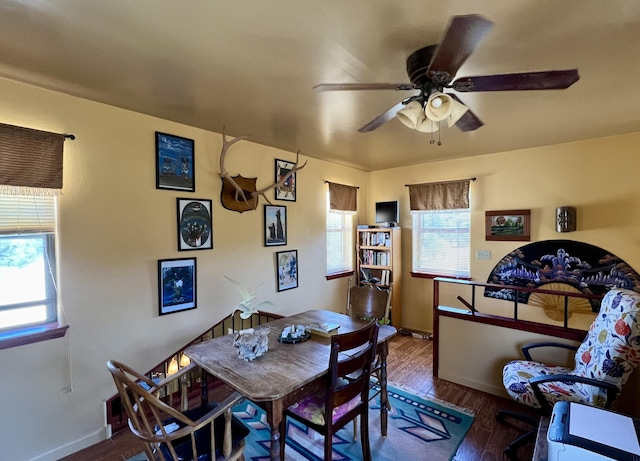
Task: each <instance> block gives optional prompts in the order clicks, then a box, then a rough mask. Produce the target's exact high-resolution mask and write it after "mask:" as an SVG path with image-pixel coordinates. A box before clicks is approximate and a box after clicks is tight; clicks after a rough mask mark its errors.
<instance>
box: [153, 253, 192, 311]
mask: <svg viewBox="0 0 640 461" xmlns="http://www.w3.org/2000/svg"><path fill="white" fill-rule="evenodd" d="M196 294H197V293H196V258H186V259H160V260H158V302H159V307H160V309H159V310H160V312H159V313H160V315H165V314H172V313H174V312H180V311H186V310H189V309H195V308H196Z"/></svg>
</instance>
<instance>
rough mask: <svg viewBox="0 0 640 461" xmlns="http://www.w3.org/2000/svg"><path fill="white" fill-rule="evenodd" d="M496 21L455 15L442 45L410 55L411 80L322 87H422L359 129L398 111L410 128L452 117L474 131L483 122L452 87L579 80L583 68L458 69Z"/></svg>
mask: <svg viewBox="0 0 640 461" xmlns="http://www.w3.org/2000/svg"><path fill="white" fill-rule="evenodd" d="M492 27H493V22H491V21H489V20H487V19H485V18H483V17H482V16H480V15H477V14H471V15H464V16H454V17H453V18H452V19H451V21H450V23H449V26H448V28H447V31H446V32H445V34H444V38H443V39H442V41H441V43H440V44H439V45H430V46H426V47H424V48H421V49H419V50H417V51H415V52H414V53H412V54H411V55H410V56H409V57H408V58H407V74H408V76H409V81H410V82H411V83H321V84H319V85H316V86H315V87H314V90H317V91H344V90H397V91H407V90H419V91H420V92H419V93H418V94H416V95H414V96H410V97H408V98H406V99H404V100H402V101H400V102H399V103H398V104H396V105H395V106H393V107H392V108H390V109H389V110H387V111H386V112H384V113H382V114H381V115H379V116H377V117H376V118H374V119H373V120H372V121H370V122H369V123H367V124H366V125H364V126H363V127H362V128H360V129H359V130H358V131H360V132H361V133H366V132H369V131H373V130H375V129H376V128H379V127H380V126H381V125H383V124H384V123H386V122H388V121H389V120H391V119H393V118H394V117H396V116H397V117H398V119H399V120H400V121H401V122H402V123H403V124H405V125H406V126H408V127H410V128H414V129H417V130H418V131H422V132H427V133H433V132H434V131H437V130H438V129H439V124H440V122H441V121H444V120H446V121H447V123H448V125H449V127H451V126H453V125H456V126H457V127H458V128H459V129H460V130H462V131H473V130H477V129H478V128H480V127H481V126H482V125H483V123H482V121H481V120H480V119H479V118H478V117H477V116H476V115H475V114H474V113H473V112H471V110H469V108H468V107H467V106H466V105H464V103H463V102H462V101H461V100H460V98H458V96H456V95H455V94H452V93H444V90H445V89H446V90H454V91H456V92H461V93H465V92H472V91H513V90H553V89H565V88H568V87H570V86H571V85H573V84H574V83H575V82H577V81H578V79H579V78H580V76H579V75H578V70H577V69H568V70H549V71H541V72H523V73H514V74H500V75H484V76H478V77H463V78H459V79H457V80H453V79H454V77H455V76H456V73H457V72H458V70H459V69H460V67H461V66H462V64H463V63H464V62H465V61H466V60H467V58H468V57H469V56H470V55H471V53H473V51H474V50H475V48H476V47H477V46H478V44H479V43H480V42H481V41H482V39H483V38H484V37H485V35H487V33H489V31H490V30H491V28H492Z"/></svg>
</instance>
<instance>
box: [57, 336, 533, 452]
mask: <svg viewBox="0 0 640 461" xmlns="http://www.w3.org/2000/svg"><path fill="white" fill-rule="evenodd" d="M432 354H433V343H432V342H431V341H430V340H426V339H418V338H414V337H412V336H402V335H398V336H396V337H395V338H393V339H392V340H391V341H390V344H389V358H388V381H389V382H390V383H395V384H397V385H399V386H401V387H404V388H407V389H411V390H412V391H414V392H415V393H417V394H422V395H427V396H430V397H433V398H438V399H442V400H445V401H447V402H450V403H453V404H456V405H460V406H462V407H466V408H470V409H472V410H474V411H475V413H476V418H475V420H474V422H473V425H472V426H471V429H470V430H469V432H468V433H467V436H466V437H465V439H464V441H463V442H462V444H461V445H460V448H459V449H458V452H457V453H456V456H455V458H454V460H455V461H503V460H504V459H505V458H504V457H503V453H502V450H503V449H504V447H505V446H506V445H507V444H508V443H509V442H510V441H512V440H513V439H515V438H516V437H517V436H518V435H519V434H520V433H521V432H522V430H524V429H528V428H527V427H526V426H525V425H519V424H513V425H506V424H501V423H498V422H497V421H496V419H495V415H496V412H497V411H498V410H499V409H508V410H513V411H520V412H523V413H527V414H529V415H532V416H534V415H535V412H534V411H533V410H531V409H529V408H527V407H525V406H522V405H519V404H517V403H515V402H514V401H512V400H510V399H504V398H501V397H496V396H494V395H490V394H486V393H484V392H480V391H476V390H473V389H469V388H467V387H464V386H460V385H458V384H454V383H451V382H448V381H444V380H442V379H437V378H433V369H432V362H433V360H432V359H433V356H432ZM114 389H115V388H114ZM141 451H142V446H141V444H140V442H138V440H137V439H135V437H134V436H133V435H131V433H130V432H129V430H125V431H121V432H120V433H117V434H115V435H114V436H113V437H112V438H111V439H109V440H105V441H103V442H100V443H98V444H96V445H93V446H91V447H89V448H87V449H85V450H82V451H79V452H77V453H75V454H73V455H70V456H67V457H65V458H62V460H60V461H123V460H126V459H127V458H129V457H131V456H133V455H134V454H136V453H139V452H141ZM532 455H533V445H532V444H530V445H529V446H526V447H522V448H521V449H520V450H519V452H518V456H519V459H521V460H530V459H531V457H532ZM374 459H375V453H374Z"/></svg>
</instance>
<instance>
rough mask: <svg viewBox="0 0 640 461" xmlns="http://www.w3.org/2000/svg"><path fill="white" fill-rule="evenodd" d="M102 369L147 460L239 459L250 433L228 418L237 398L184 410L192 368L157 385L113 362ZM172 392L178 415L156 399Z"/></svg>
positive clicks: (179, 372) (128, 368)
mask: <svg viewBox="0 0 640 461" xmlns="http://www.w3.org/2000/svg"><path fill="white" fill-rule="evenodd" d="M107 368H108V369H109V371H110V372H111V376H112V377H113V380H114V382H115V384H116V388H117V389H118V394H119V395H120V398H121V401H122V405H123V406H124V408H125V410H126V412H127V415H128V417H129V429H130V430H131V432H132V433H133V434H134V435H135V436H136V437H138V438H139V439H140V440H141V441H142V442H143V443H144V446H145V454H146V455H147V458H148V459H149V460H153V461H155V460H163V461H166V460H169V461H183V460H184V461H186V460H201V459H224V460H236V459H241V457H242V455H243V452H244V446H245V441H244V437H246V435H247V434H248V432H249V431H248V430H247V429H246V428H244V427H243V426H242V425H241V424H239V423H238V422H236V421H234V422H233V424H232V413H231V407H232V405H233V404H235V403H236V402H237V401H238V400H240V399H241V396H240V395H232V396H230V397H229V398H227V399H226V400H225V401H224V402H222V403H220V404H217V403H211V404H205V405H201V406H197V407H194V408H189V395H188V392H187V377H188V374H189V373H191V372H192V371H194V370H193V369H194V368H196V365H195V364H191V365H189V366H187V367H184V368H182V369H180V370H179V371H178V372H177V373H175V374H173V375H170V376H169V377H167V378H165V379H164V380H161V381H159V382H158V383H156V382H154V381H153V380H151V379H149V378H148V377H146V376H144V375H142V374H140V373H139V372H137V371H136V370H134V369H132V368H131V367H129V366H127V365H125V364H123V363H121V362H118V361H116V360H109V361H108V362H107ZM174 392H176V393H177V394H178V395H179V402H178V403H179V405H177V406H178V408H179V409H178V408H175V407H174V406H172V405H169V404H168V403H166V402H164V401H162V399H161V398H160V394H162V393H164V394H167V395H169V394H171V395H173V393H174ZM219 417H220V419H219V421H216V418H219ZM216 442H217V444H216ZM211 453H215V456H213V457H211V456H210V454H211ZM204 456H208V458H204ZM216 456H219V457H216Z"/></svg>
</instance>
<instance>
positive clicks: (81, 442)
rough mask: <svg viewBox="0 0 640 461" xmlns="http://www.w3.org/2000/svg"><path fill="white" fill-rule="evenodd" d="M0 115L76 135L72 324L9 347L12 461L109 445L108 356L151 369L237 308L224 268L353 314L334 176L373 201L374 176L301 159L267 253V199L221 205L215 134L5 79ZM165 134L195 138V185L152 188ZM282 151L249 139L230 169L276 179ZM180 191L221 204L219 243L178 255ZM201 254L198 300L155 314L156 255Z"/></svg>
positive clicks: (70, 211)
mask: <svg viewBox="0 0 640 461" xmlns="http://www.w3.org/2000/svg"><path fill="white" fill-rule="evenodd" d="M0 121H2V122H3V123H9V124H15V125H20V126H27V127H32V128H38V129H43V130H48V131H53V132H57V133H73V134H74V135H75V136H76V140H75V141H66V143H65V151H64V168H65V170H64V189H63V195H62V197H61V198H60V200H59V204H60V209H59V217H60V219H59V253H58V254H59V265H60V272H59V274H60V293H61V301H62V307H63V309H64V317H63V318H65V319H66V320H67V321H68V322H69V324H70V328H69V332H68V334H67V336H66V337H65V338H61V339H56V340H52V341H46V342H42V343H37V344H31V345H27V346H23V347H16V348H12V349H6V350H0V364H2V373H1V375H0V388H2V392H1V393H0V395H1V396H0V402H1V404H0V428H1V430H0V447H2V448H1V450H0V451H1V452H2V454H0V458H1V459H10V460H12V461H22V460H30V459H33V458H36V459H41V460H54V459H58V458H59V457H61V456H63V455H66V454H68V453H70V452H73V451H77V450H78V449H80V448H84V447H85V446H87V445H89V444H92V443H95V442H97V441H99V440H101V439H103V438H104V435H105V428H104V416H103V411H104V404H103V401H104V400H105V399H108V398H109V397H111V396H112V395H114V394H115V392H116V390H115V386H114V384H113V381H112V380H111V376H110V375H109V373H108V371H107V369H106V366H105V363H106V361H107V360H108V359H111V358H113V359H118V360H121V361H123V362H125V363H128V364H130V365H132V366H134V367H136V368H138V369H140V370H143V371H144V370H148V369H150V368H151V367H153V366H155V365H156V364H157V363H159V362H160V361H161V360H163V359H164V358H165V357H167V356H168V355H170V354H171V353H172V352H174V351H175V350H177V349H178V348H180V347H182V346H183V345H184V344H186V343H188V342H189V341H190V340H192V339H193V338H195V337H196V336H197V335H198V334H200V333H202V332H203V331H204V330H206V329H207V328H208V327H210V326H211V325H213V324H215V323H216V322H217V321H219V320H220V319H222V318H223V317H224V316H226V315H227V314H230V313H231V310H232V308H233V307H234V306H235V305H236V304H237V303H238V302H239V301H240V300H241V298H240V295H239V294H238V293H237V292H236V291H235V289H234V288H233V287H232V286H231V285H230V283H229V282H227V281H226V280H224V278H223V275H228V276H230V277H232V278H234V279H236V280H239V281H241V282H243V283H244V284H245V285H246V286H247V287H249V288H255V287H256V286H258V285H259V284H262V285H261V286H260V287H259V288H258V289H257V293H258V295H259V300H268V301H272V302H274V303H275V304H276V305H277V306H278V307H277V312H279V313H282V314H291V313H295V312H298V311H303V310H307V309H333V310H343V309H344V303H345V295H346V283H347V281H346V279H337V280H332V281H327V280H326V278H325V275H326V264H325V261H326V257H325V253H326V250H325V206H326V204H325V194H324V190H325V184H324V180H325V179H327V180H332V181H336V182H340V183H344V184H354V185H358V186H360V194H359V195H360V201H361V204H360V206H361V208H363V209H364V208H365V207H364V203H365V202H364V201H365V200H366V195H367V194H366V193H367V187H366V186H367V184H366V180H367V175H366V174H365V173H363V172H361V171H358V170H354V169H351V168H345V167H341V166H337V165H334V164H330V163H327V162H323V161H321V160H316V159H309V158H307V157H304V156H303V157H302V160H309V163H308V165H307V167H306V168H305V169H304V170H302V171H301V172H299V173H298V191H297V194H298V195H297V201H296V202H274V203H277V204H281V205H286V206H287V217H288V245H287V246H286V247H268V248H266V247H264V246H263V235H262V229H263V210H262V205H263V203H264V202H262V201H261V203H260V205H259V209H258V210H257V211H252V212H245V213H243V214H240V213H236V212H232V211H229V210H226V209H223V208H222V206H221V205H220V200H219V194H220V179H219V178H218V177H217V173H218V171H219V168H218V159H219V153H220V148H221V144H222V142H221V135H220V134H218V133H211V132H207V131H203V130H200V129H196V128H192V127H188V126H184V125H179V124H176V123H172V122H169V121H166V120H160V119H157V118H153V117H148V116H145V115H141V114H137V113H133V112H128V111H125V110H121V109H117V108H114V107H110V106H105V105H101V104H97V103H93V102H89V101H86V100H82V99H78V98H72V97H69V96H65V95H62V94H58V93H53V92H49V91H45V90H42V89H36V88H33V87H29V86H24V85H20V84H16V83H13V82H9V81H6V80H0ZM155 131H162V132H166V133H171V134H175V135H179V136H184V137H188V138H192V139H194V140H195V159H196V192H195V193H185V192H179V191H170V190H157V189H156V188H155V161H154V155H155V135H154V132H155ZM238 134H247V133H238ZM300 148H301V150H302V153H304V144H303V143H302V144H301V145H300ZM275 158H280V159H286V160H295V154H294V153H290V152H284V151H280V150H277V149H273V148H269V147H265V146H261V145H258V144H255V143H251V142H248V141H241V142H239V143H237V144H235V145H234V146H233V147H232V148H231V150H230V153H229V155H228V162H227V169H228V171H229V172H230V173H231V174H236V173H238V172H241V173H242V174H243V175H245V176H257V177H258V185H259V186H260V185H263V184H264V185H266V184H268V183H271V182H273V180H274V159H275ZM270 194H271V195H269V196H270V197H272V196H273V195H272V194H273V193H272V192H271V193H270ZM176 197H190V198H207V199H212V201H213V231H214V249H213V250H201V251H193V252H178V251H177V249H176V248H177V236H176V226H177V224H176ZM283 249H296V250H298V257H299V261H300V278H299V288H297V289H293V290H288V291H285V292H281V293H277V291H276V286H275V252H276V251H280V250H283ZM192 256H195V257H197V269H198V272H197V280H198V308H197V309H195V310H191V311H187V312H180V313H176V314H172V315H165V316H158V307H157V306H158V301H157V261H158V259H168V258H180V257H192ZM69 386H71V388H72V391H71V392H67V390H68V388H69Z"/></svg>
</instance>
